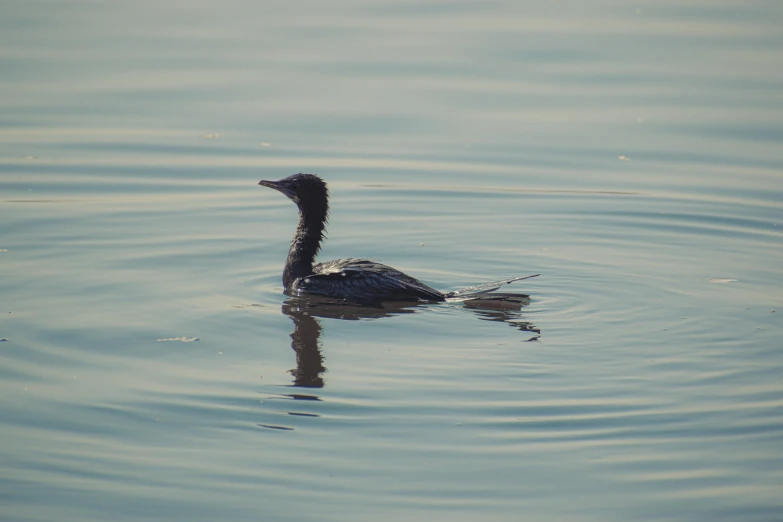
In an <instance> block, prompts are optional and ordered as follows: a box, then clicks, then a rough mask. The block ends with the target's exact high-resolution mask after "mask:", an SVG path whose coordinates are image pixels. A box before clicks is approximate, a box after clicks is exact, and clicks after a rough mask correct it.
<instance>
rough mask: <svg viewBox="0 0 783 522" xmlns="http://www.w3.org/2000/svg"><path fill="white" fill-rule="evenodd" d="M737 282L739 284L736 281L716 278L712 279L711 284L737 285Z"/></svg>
mask: <svg viewBox="0 0 783 522" xmlns="http://www.w3.org/2000/svg"><path fill="white" fill-rule="evenodd" d="M736 282H737V280H736V279H720V278H716V277H713V278H712V279H710V283H736Z"/></svg>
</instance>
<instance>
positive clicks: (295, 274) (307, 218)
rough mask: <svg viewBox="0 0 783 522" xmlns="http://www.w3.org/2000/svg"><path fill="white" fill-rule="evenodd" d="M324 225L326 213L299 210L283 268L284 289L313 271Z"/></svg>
mask: <svg viewBox="0 0 783 522" xmlns="http://www.w3.org/2000/svg"><path fill="white" fill-rule="evenodd" d="M325 226H326V215H323V216H321V215H314V213H307V212H303V211H301V210H300V211H299V225H298V226H297V227H296V233H295V234H294V239H293V241H291V248H290V249H289V250H288V259H286V262H285V268H284V269H283V286H284V287H285V289H286V290H290V289H291V286H292V285H293V284H294V281H296V279H297V278H300V277H305V276H308V275H310V274H312V273H313V262H314V261H315V256H316V255H317V254H318V251H319V250H320V249H321V241H323V238H324V228H325Z"/></svg>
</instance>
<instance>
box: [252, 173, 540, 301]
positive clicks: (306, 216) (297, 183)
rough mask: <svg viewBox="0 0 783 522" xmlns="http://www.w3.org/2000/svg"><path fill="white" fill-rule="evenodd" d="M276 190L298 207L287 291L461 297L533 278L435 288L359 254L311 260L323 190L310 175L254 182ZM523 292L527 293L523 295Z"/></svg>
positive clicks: (318, 238)
mask: <svg viewBox="0 0 783 522" xmlns="http://www.w3.org/2000/svg"><path fill="white" fill-rule="evenodd" d="M258 184H259V185H261V186H263V187H268V188H271V189H274V190H277V191H278V192H280V193H282V194H283V195H285V196H286V197H288V198H289V199H290V200H291V201H293V202H294V203H296V205H297V207H299V224H298V225H297V227H296V232H295V233H294V238H293V240H292V241H291V247H290V249H289V250H288V258H287V259H286V262H285V266H284V268H283V288H284V292H285V294H286V295H289V296H307V295H316V296H324V297H329V298H336V299H352V300H357V301H429V302H441V301H446V300H467V299H474V298H482V299H486V298H488V297H489V298H491V296H498V297H499V298H502V297H503V296H504V295H517V296H519V294H492V293H491V292H493V291H494V290H497V289H498V288H500V287H501V286H503V285H505V284H508V283H512V282H514V281H520V280H522V279H529V278H531V277H536V276H538V275H539V274H536V275H532V276H523V277H514V278H511V279H506V280H503V281H494V282H491V283H484V284H481V285H477V286H471V287H469V288H464V289H462V290H457V291H453V292H440V291H439V290H436V289H434V288H432V287H430V286H428V285H426V284H424V283H422V282H421V281H419V280H418V279H416V278H414V277H411V276H409V275H407V274H405V273H403V272H400V271H399V270H397V269H395V268H392V267H390V266H388V265H384V264H382V263H378V262H376V261H371V260H369V259H364V258H346V259H335V260H332V261H326V262H323V263H315V258H316V256H317V255H318V252H319V251H320V249H321V245H322V243H323V241H324V239H325V232H326V223H327V220H328V218H329V189H328V188H327V185H326V182H324V180H323V179H321V178H320V177H319V176H317V175H316V174H304V173H299V174H294V175H292V176H288V177H287V178H283V179H281V180H278V181H268V180H261V181H259V182H258ZM524 297H527V296H524Z"/></svg>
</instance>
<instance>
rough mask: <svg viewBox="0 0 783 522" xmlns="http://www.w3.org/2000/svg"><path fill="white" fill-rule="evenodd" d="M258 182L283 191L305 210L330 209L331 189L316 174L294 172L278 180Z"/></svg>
mask: <svg viewBox="0 0 783 522" xmlns="http://www.w3.org/2000/svg"><path fill="white" fill-rule="evenodd" d="M258 184H259V185H261V186H263V187H269V188H272V189H275V190H277V191H278V192H282V193H283V194H285V195H286V196H288V198H289V199H290V200H291V201H293V202H294V203H296V204H297V205H298V206H299V209H300V210H302V211H303V212H305V211H309V210H312V211H317V210H321V209H323V210H324V211H326V210H327V209H328V198H329V191H328V189H327V188H326V183H325V182H324V180H322V179H321V178H319V177H318V176H316V175H315V174H294V175H293V176H288V177H287V178H283V179H281V180H278V181H267V180H261V181H259V182H258Z"/></svg>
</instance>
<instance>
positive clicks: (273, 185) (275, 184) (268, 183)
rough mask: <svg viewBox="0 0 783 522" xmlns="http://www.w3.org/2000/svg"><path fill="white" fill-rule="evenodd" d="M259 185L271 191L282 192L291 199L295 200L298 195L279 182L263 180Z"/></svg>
mask: <svg viewBox="0 0 783 522" xmlns="http://www.w3.org/2000/svg"><path fill="white" fill-rule="evenodd" d="M258 184H259V185H261V186H262V187H269V188H271V189H275V190H277V191H278V192H282V193H283V194H285V195H286V196H288V197H289V198H291V199H294V200H295V196H296V194H294V192H292V191H291V190H288V188H286V187H285V186H284V185H282V184H281V183H280V182H279V181H267V180H265V179H262V180H261V181H259V182H258Z"/></svg>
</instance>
